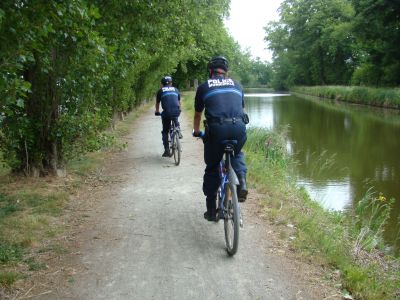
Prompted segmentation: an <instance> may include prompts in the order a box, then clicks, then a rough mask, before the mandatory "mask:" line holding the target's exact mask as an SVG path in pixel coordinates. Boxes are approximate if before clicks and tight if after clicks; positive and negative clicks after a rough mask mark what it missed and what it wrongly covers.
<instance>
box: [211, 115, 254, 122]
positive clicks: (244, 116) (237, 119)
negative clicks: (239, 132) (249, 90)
mask: <svg viewBox="0 0 400 300" xmlns="http://www.w3.org/2000/svg"><path fill="white" fill-rule="evenodd" d="M236 123H243V124H248V123H249V117H248V115H247V114H244V115H243V116H242V117H233V118H208V119H207V124H208V125H211V124H221V125H222V124H236Z"/></svg>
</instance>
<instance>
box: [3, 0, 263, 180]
mask: <svg viewBox="0 0 400 300" xmlns="http://www.w3.org/2000/svg"><path fill="white" fill-rule="evenodd" d="M229 2H230V1H229V0H214V1H207V0H196V1H194V0H179V1H178V0H170V1H123V0H110V1H101V0H70V1H47V0H46V1H44V0H39V1H14V0H2V1H0V153H2V154H3V157H4V159H5V160H6V162H7V164H8V165H9V166H10V167H11V168H12V169H13V170H16V171H18V170H23V171H25V172H26V173H28V174H32V173H34V174H47V173H49V172H50V173H52V172H56V171H57V170H59V169H62V168H63V166H64V162H65V160H66V159H68V157H71V156H73V155H75V154H76V153H77V152H80V151H88V150H89V151H90V150H96V149H98V148H99V147H101V146H102V144H104V143H107V142H108V141H107V137H106V136H104V135H103V134H101V132H102V130H104V129H105V128H108V127H110V123H111V120H112V118H113V116H115V115H118V113H121V112H124V111H129V110H130V109H132V108H133V107H134V106H135V105H137V104H138V103H140V102H141V101H142V100H143V99H146V98H149V97H151V95H153V94H154V93H155V91H156V89H157V88H158V87H159V83H160V78H161V76H163V75H165V74H172V75H173V77H174V80H175V84H177V85H178V86H180V87H182V86H183V87H186V86H189V82H190V80H192V79H195V78H196V79H199V80H202V79H205V78H206V76H207V70H206V65H207V61H208V60H209V58H210V57H211V56H213V55H216V54H223V55H225V56H226V57H227V58H228V59H229V61H230V63H231V66H232V69H233V74H232V75H233V76H235V77H236V78H237V79H238V80H242V79H243V80H244V81H246V80H247V81H248V82H249V81H250V80H251V78H249V75H248V71H249V70H252V69H253V63H251V62H250V60H249V54H248V53H244V52H242V51H241V49H240V47H239V45H238V44H237V43H236V42H235V41H234V40H233V39H232V38H231V37H230V35H229V34H228V33H227V31H226V30H225V29H224V25H223V19H224V17H225V16H226V15H227V13H228V10H229ZM239 66H248V68H247V69H246V68H239ZM261 67H263V66H262V65H261ZM235 70H236V72H235ZM261 73H262V72H261ZM246 76H247V77H246ZM253 79H254V78H253ZM263 82H265V80H264V81H263Z"/></svg>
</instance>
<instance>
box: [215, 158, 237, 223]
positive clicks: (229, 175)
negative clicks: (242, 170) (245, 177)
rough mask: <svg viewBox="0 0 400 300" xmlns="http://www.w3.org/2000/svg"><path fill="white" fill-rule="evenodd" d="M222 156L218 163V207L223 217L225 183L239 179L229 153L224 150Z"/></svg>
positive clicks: (234, 183) (233, 182) (235, 183)
mask: <svg viewBox="0 0 400 300" xmlns="http://www.w3.org/2000/svg"><path fill="white" fill-rule="evenodd" d="M224 156H225V157H224V159H222V160H221V161H220V163H219V176H220V188H219V189H218V196H219V203H218V208H219V212H220V218H224V203H225V200H226V197H225V196H226V191H225V186H226V184H228V183H229V182H231V183H232V184H233V185H238V184H239V179H238V178H237V175H236V173H235V171H234V170H233V168H232V165H231V153H229V152H225V154H224ZM226 166H228V170H227V169H226Z"/></svg>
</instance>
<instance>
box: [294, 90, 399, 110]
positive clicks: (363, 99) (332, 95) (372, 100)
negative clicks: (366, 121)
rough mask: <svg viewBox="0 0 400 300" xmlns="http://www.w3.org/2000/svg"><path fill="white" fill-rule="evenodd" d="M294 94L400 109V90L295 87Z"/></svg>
mask: <svg viewBox="0 0 400 300" xmlns="http://www.w3.org/2000/svg"><path fill="white" fill-rule="evenodd" d="M290 90H291V91H292V92H295V93H299V94H304V95H310V96H316V97H321V98H327V99H333V100H338V101H346V102H350V103H358V104H365V105H373V106H379V107H385V108H395V109H400V88H370V87H360V86H295V87H292V88H291V89H290Z"/></svg>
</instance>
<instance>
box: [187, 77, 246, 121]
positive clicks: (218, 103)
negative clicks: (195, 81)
mask: <svg viewBox="0 0 400 300" xmlns="http://www.w3.org/2000/svg"><path fill="white" fill-rule="evenodd" d="M194 107H195V110H196V112H202V111H203V109H205V117H206V119H207V122H209V123H212V122H217V121H218V120H219V121H223V120H229V119H232V118H236V119H237V120H242V118H243V115H244V113H243V108H244V95H243V90H242V88H241V86H240V85H239V84H238V83H237V82H236V81H234V80H233V79H231V78H226V77H223V76H215V77H212V78H210V79H208V80H207V81H206V82H204V83H203V84H201V85H200V86H199V87H198V88H197V92H196V97H195V104H194Z"/></svg>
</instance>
